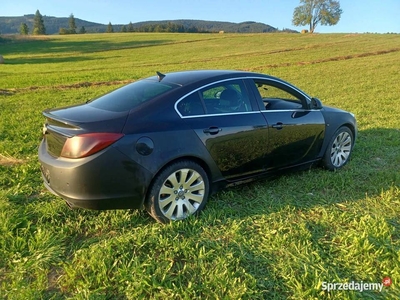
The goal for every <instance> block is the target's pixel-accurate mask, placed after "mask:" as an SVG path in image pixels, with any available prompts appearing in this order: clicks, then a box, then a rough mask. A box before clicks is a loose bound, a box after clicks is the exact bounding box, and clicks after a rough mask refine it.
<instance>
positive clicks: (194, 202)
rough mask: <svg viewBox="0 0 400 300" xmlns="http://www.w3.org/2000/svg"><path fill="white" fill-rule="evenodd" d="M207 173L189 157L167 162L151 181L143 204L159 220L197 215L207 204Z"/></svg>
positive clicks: (164, 220) (166, 220)
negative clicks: (170, 162)
mask: <svg viewBox="0 0 400 300" xmlns="http://www.w3.org/2000/svg"><path fill="white" fill-rule="evenodd" d="M208 194H209V180H208V176H207V173H206V172H205V171H204V169H203V168H202V167H201V166H200V165H199V164H197V163H195V162H193V161H191V160H181V161H177V162H175V163H172V164H170V165H168V166H167V167H166V168H164V169H163V170H162V171H161V172H160V173H159V174H158V175H157V176H156V177H155V179H154V180H153V183H152V184H151V186H150V189H149V192H148V195H147V199H146V203H145V207H146V210H147V212H148V213H149V214H150V215H151V216H152V217H153V218H154V219H155V220H157V221H158V222H160V223H169V222H170V221H176V220H183V219H186V218H187V217H189V216H191V215H197V214H198V213H200V211H201V210H202V209H203V208H204V206H205V205H206V203H207V200H208Z"/></svg>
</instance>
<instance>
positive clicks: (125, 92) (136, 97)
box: [88, 80, 177, 112]
mask: <svg viewBox="0 0 400 300" xmlns="http://www.w3.org/2000/svg"><path fill="white" fill-rule="evenodd" d="M175 87H177V85H174V84H168V83H162V82H158V81H152V80H140V81H136V82H134V83H131V84H128V85H126V86H123V87H121V88H119V89H116V90H115V91H112V92H110V93H108V94H105V95H103V96H101V97H99V98H97V99H95V100H93V101H91V102H89V103H88V105H90V106H93V107H96V108H100V109H104V110H109V111H115V112H123V111H128V110H131V109H132V108H135V107H136V106H138V105H140V104H141V103H144V102H147V101H149V100H151V99H154V98H155V97H157V96H160V95H162V94H164V93H167V92H169V91H171V90H172V89H174V88H175Z"/></svg>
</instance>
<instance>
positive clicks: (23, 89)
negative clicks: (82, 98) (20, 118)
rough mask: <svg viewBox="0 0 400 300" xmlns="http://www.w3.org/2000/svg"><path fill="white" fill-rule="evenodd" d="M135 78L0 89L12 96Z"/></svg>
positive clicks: (126, 82)
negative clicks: (18, 93) (27, 92)
mask: <svg viewBox="0 0 400 300" xmlns="http://www.w3.org/2000/svg"><path fill="white" fill-rule="evenodd" d="M134 81H135V80H113V81H97V82H88V81H84V82H78V83H72V84H60V85H52V86H29V87H24V88H12V89H0V95H5V96H11V95H13V94H15V93H17V92H26V91H37V90H39V91H40V90H67V89H79V88H85V87H91V86H113V85H122V84H128V83H131V82H134Z"/></svg>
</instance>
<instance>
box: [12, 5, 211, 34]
mask: <svg viewBox="0 0 400 300" xmlns="http://www.w3.org/2000/svg"><path fill="white" fill-rule="evenodd" d="M119 31H120V32H186V33H196V32H208V31H207V30H204V29H201V28H198V27H196V26H190V27H185V26H184V25H181V24H176V23H173V22H167V23H165V24H147V25H141V26H139V27H134V26H133V24H132V22H130V23H129V24H127V25H122V26H119ZM19 32H20V34H22V35H27V34H29V27H28V25H27V24H26V23H21V26H20V29H19ZM106 32H107V33H112V32H115V31H114V26H113V25H112V24H111V22H109V23H108V25H107V29H106ZM58 33H59V34H61V35H65V34H78V33H79V34H83V33H86V29H85V27H84V26H82V27H81V28H80V29H79V30H78V31H77V26H76V23H75V17H74V15H73V14H70V16H69V19H68V28H63V27H62V28H60V30H59V32H58ZM32 34H33V35H44V34H46V27H45V25H44V21H43V16H42V15H41V13H40V11H39V10H37V11H36V13H35V17H34V23H33V29H32Z"/></svg>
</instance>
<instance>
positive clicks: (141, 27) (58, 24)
mask: <svg viewBox="0 0 400 300" xmlns="http://www.w3.org/2000/svg"><path fill="white" fill-rule="evenodd" d="M34 17H35V15H33V14H31V15H24V16H21V17H0V34H15V33H19V28H20V25H21V23H26V24H27V25H28V28H29V32H32V28H33V19H34ZM68 20H69V17H66V18H59V17H50V16H43V21H44V25H45V27H46V33H47V34H58V33H59V31H60V28H68ZM75 24H76V26H77V31H79V29H80V28H81V27H82V26H83V27H85V30H86V32H87V33H95V32H106V30H107V25H108V24H107V25H105V24H99V23H94V22H89V21H85V20H81V19H78V18H75ZM171 24H175V25H179V26H176V27H177V28H180V29H179V31H184V32H220V31H224V32H227V33H236V32H239V33H253V32H254V33H257V32H275V31H278V29H277V28H275V27H272V26H270V25H267V24H264V23H259V22H251V21H249V22H242V23H232V22H219V21H202V20H164V21H146V22H137V23H132V26H133V29H134V31H158V30H163V28H164V29H165V28H168V26H169V25H171ZM112 25H113V29H114V32H119V31H121V30H122V29H123V26H125V28H126V27H127V26H128V24H112ZM283 31H290V32H297V31H294V30H290V29H284V30H283Z"/></svg>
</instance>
